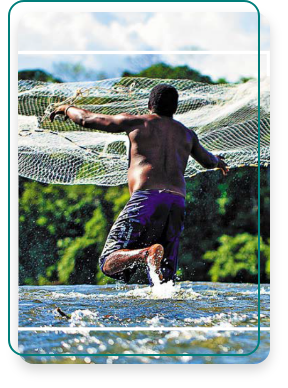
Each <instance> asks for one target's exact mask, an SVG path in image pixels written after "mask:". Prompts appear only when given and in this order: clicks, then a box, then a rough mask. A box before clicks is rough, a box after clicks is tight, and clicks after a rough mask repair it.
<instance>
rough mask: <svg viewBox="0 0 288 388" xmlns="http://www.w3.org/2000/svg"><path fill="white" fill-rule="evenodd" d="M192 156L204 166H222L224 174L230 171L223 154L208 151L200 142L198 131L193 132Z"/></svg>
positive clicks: (210, 167)
mask: <svg viewBox="0 0 288 388" xmlns="http://www.w3.org/2000/svg"><path fill="white" fill-rule="evenodd" d="M191 156H192V157H193V158H194V159H195V160H196V161H197V162H198V163H200V164H201V166H203V167H204V168H207V169H213V168H220V169H221V170H222V173H223V175H226V174H227V172H228V171H229V169H228V167H227V164H226V163H225V162H224V161H223V159H224V158H223V157H222V156H218V155H213V154H212V153H211V152H209V151H207V150H206V149H205V148H204V147H203V146H202V145H201V144H200V142H199V139H198V136H197V135H196V133H193V144H192V150H191Z"/></svg>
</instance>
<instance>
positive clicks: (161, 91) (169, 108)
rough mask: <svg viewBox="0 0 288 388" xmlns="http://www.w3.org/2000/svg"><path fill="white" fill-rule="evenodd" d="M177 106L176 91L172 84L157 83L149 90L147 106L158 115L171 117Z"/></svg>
mask: <svg viewBox="0 0 288 388" xmlns="http://www.w3.org/2000/svg"><path fill="white" fill-rule="evenodd" d="M177 106H178V92H177V90H176V89H175V88H174V86H171V85H168V84H159V85H156V86H154V88H153V89H152V90H151V93H150V97H149V102H148V108H149V109H150V110H152V112H153V113H157V114H159V115H160V116H168V117H172V116H173V114H174V113H175V112H176V110H177Z"/></svg>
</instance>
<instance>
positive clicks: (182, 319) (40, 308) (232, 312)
mask: <svg viewBox="0 0 288 388" xmlns="http://www.w3.org/2000/svg"><path fill="white" fill-rule="evenodd" d="M260 306H261V307H260V316H259V317H260V326H261V331H260V333H259V334H258V329H257V325H258V286H257V285H255V284H232V283H231V284H230V283H210V282H209V283H204V282H193V283H192V282H181V283H178V284H176V286H174V287H173V286H172V284H169V283H168V284H165V285H161V286H160V285H157V286H156V287H153V288H150V287H147V286H136V285H125V286H123V285H119V284H115V285H106V286H91V285H79V286H21V287H19V329H20V330H19V335H18V346H19V352H20V353H23V354H27V356H25V357H24V359H25V360H26V361H27V362H30V363H86V364H91V363H108V364H109V363H110V364H111V363H114V364H116V363H126V364H127V363H145V364H149V363H153V364H155V363H259V362H261V361H263V360H264V359H265V358H266V357H267V356H268V354H269V346H270V337H269V334H270V332H269V325H270V312H269V307H270V286H269V285H268V284H262V285H261V286H260ZM59 308H60V312H59ZM61 312H62V314H61ZM195 327H196V329H195ZM258 335H259V339H260V341H259V344H258ZM258 345H259V346H258ZM255 349H256V350H255ZM28 354H29V355H28Z"/></svg>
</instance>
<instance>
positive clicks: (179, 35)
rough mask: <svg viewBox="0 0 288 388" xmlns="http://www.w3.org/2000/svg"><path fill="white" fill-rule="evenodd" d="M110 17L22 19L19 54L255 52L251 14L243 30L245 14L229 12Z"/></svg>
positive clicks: (75, 15)
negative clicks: (196, 48)
mask: <svg viewBox="0 0 288 388" xmlns="http://www.w3.org/2000/svg"><path fill="white" fill-rule="evenodd" d="M111 15H114V17H113V18H112V19H111V20H109V21H108V19H107V21H106V22H105V21H103V20H101V18H98V19H97V17H95V14H92V13H74V12H73V13H72V12H70V13H69V12H67V13H59V12H58V13H56V12H55V13H51V12H50V13H49V12H48V13H30V14H26V15H23V19H22V20H21V21H20V23H19V50H99V49H100V50H101V49H102V50H105V49H106V50H143V49H149V48H150V49H155V50H179V49H183V48H189V47H192V46H193V47H199V48H200V49H203V50H257V28H250V27H251V26H249V24H255V27H256V26H257V25H256V23H257V19H256V18H255V19H254V18H251V13H250V15H249V17H248V16H247V23H246V26H245V23H243V19H244V20H245V14H243V13H235V12H234V13H225V12H224V13H223V12H222V13H221V12H218V13H209V12H207V13H155V14H152V16H151V14H147V13H117V14H116V13H111ZM263 22H264V23H263V26H264V27H265V26H267V22H266V21H264V20H263ZM252 27H254V26H252ZM268 39H269V36H268ZM266 40H267V36H266V37H265V41H266Z"/></svg>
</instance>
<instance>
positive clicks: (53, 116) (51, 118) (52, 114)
mask: <svg viewBox="0 0 288 388" xmlns="http://www.w3.org/2000/svg"><path fill="white" fill-rule="evenodd" d="M55 115H56V113H55V112H52V113H51V114H50V120H51V122H52V123H53V121H54V118H55Z"/></svg>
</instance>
